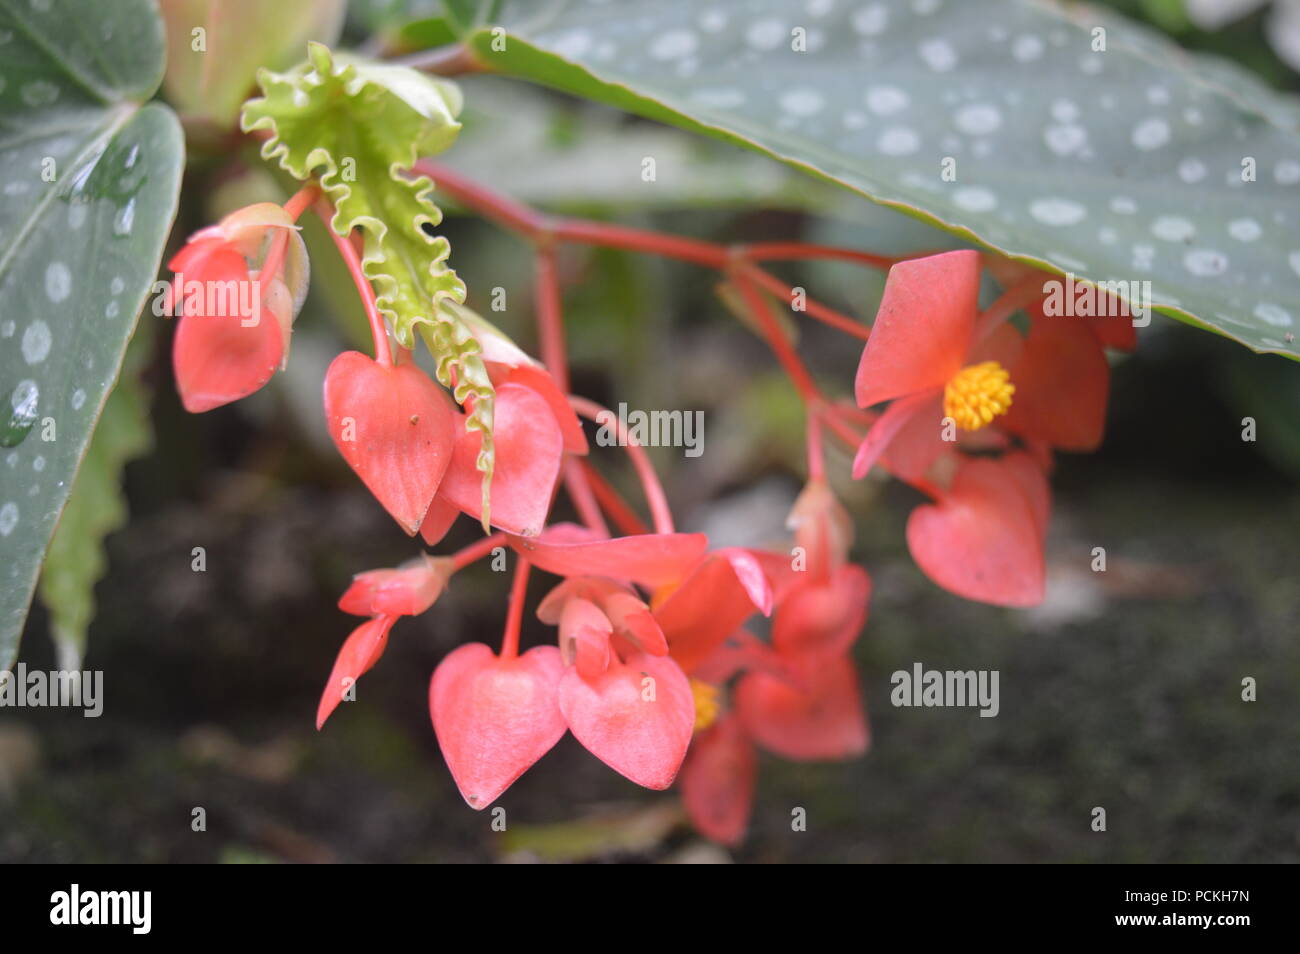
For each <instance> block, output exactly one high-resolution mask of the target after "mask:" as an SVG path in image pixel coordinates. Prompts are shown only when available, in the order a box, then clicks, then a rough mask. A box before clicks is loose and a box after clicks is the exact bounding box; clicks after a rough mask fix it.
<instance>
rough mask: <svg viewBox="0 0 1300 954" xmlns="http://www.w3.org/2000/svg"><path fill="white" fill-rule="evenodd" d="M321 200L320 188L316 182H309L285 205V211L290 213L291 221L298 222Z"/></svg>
mask: <svg viewBox="0 0 1300 954" xmlns="http://www.w3.org/2000/svg"><path fill="white" fill-rule="evenodd" d="M319 198H320V186H318V185H317V184H316V183H314V182H309V183H307V184H306V185H305V186H303V187H302V188H301V189H299V190H298V191H297V192H295V193H294V194H293V195H291V196H290V197H289V201H288V202H286V203H285V204H284V211H285V212H287V213H289V218H290V219H291V220H293V221H294V222H297V221H298V217H299V216H300V215H302V214H303V213H304V212H306V211H307V209H308V208H310V207H311V205H312V204H313V203H315V201H316V200H317V199H319Z"/></svg>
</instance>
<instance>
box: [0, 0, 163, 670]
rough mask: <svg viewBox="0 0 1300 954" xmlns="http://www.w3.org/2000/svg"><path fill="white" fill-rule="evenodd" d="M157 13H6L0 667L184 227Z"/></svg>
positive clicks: (27, 6)
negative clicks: (162, 99)
mask: <svg viewBox="0 0 1300 954" xmlns="http://www.w3.org/2000/svg"><path fill="white" fill-rule="evenodd" d="M162 71H163V31H162V23H161V21H160V19H159V17H158V12H157V9H156V7H155V6H154V4H152V3H150V2H149V0H115V2H114V3H112V4H107V3H97V4H87V3H80V2H77V0H41V2H27V0H24V2H20V0H0V78H2V79H3V83H0V161H3V163H4V169H5V177H4V185H3V189H2V190H0V668H7V667H9V666H11V665H12V663H13V660H14V659H15V657H16V656H17V652H18V640H19V636H20V634H21V632H22V626H23V621H24V619H25V618H26V615H27V607H28V604H29V602H30V600H31V594H32V588H33V586H34V584H35V581H36V575H37V571H38V570H39V568H40V565H41V560H42V558H43V555H44V553H45V550H46V546H47V544H48V543H49V540H50V536H51V534H52V533H53V532H54V528H55V524H56V522H57V521H58V520H59V515H60V513H61V512H62V511H63V508H64V504H65V503H66V501H67V499H68V493H69V491H70V489H71V487H72V484H73V479H74V477H75V476H76V474H77V468H78V467H79V466H80V464H81V460H82V457H83V455H84V454H85V453H86V447H87V444H88V443H89V441H90V436H91V432H92V431H93V429H94V427H95V423H96V421H97V420H98V419H99V415H100V412H101V410H102V409H103V406H104V401H105V398H106V397H107V395H108V392H109V390H110V389H111V388H112V386H113V382H114V381H115V380H116V379H117V375H118V369H119V367H120V365H121V362H122V354H123V351H124V349H125V348H126V343H127V341H128V339H129V338H130V337H131V332H132V330H133V329H134V327H135V323H136V316H137V315H138V314H139V313H140V307H141V305H142V304H143V303H144V301H145V298H146V296H147V295H148V294H149V292H150V290H151V288H152V285H153V282H154V279H155V277H156V275H157V270H158V261H159V258H160V257H161V255H162V249H163V243H164V241H165V240H166V238H167V233H168V231H169V230H170V228H171V223H172V219H173V217H174V216H175V213H176V200H177V194H178V191H179V188H180V178H181V168H182V165H183V161H184V146H183V143H182V138H181V131H180V125H179V124H178V123H177V121H176V118H175V117H174V116H173V115H172V113H171V111H170V110H168V109H167V108H166V107H164V106H161V105H159V104H156V103H150V104H146V105H143V106H142V105H141V104H142V103H144V102H145V100H147V99H148V98H149V97H150V96H152V95H153V92H154V91H155V90H156V89H157V88H158V83H159V82H160V80H161V78H162Z"/></svg>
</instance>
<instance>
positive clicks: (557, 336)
mask: <svg viewBox="0 0 1300 954" xmlns="http://www.w3.org/2000/svg"><path fill="white" fill-rule="evenodd" d="M533 274H534V278H533V298H534V302H533V304H534V307H535V308H536V310H537V337H538V341H539V342H540V344H541V351H542V364H544V365H546V369H547V370H548V371H550V372H551V377H552V378H554V379H555V386H556V387H558V388H559V389H560V390H561V391H562V392H563V393H565V394H568V393H569V362H568V358H567V354H568V352H567V351H566V350H565V346H564V317H563V314H562V313H561V308H562V304H561V295H560V278H559V274H558V273H557V272H556V269H555V250H554V249H552V248H549V247H547V248H539V249H538V250H537V255H536V260H535V265H534V272H533Z"/></svg>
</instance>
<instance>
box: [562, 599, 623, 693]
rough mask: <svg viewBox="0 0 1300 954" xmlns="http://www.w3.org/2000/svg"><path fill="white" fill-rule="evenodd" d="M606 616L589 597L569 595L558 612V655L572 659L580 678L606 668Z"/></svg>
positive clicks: (591, 676) (589, 677)
mask: <svg viewBox="0 0 1300 954" xmlns="http://www.w3.org/2000/svg"><path fill="white" fill-rule="evenodd" d="M613 631H614V628H613V626H611V625H610V621H609V619H608V617H606V616H605V614H604V613H603V612H601V609H600V607H599V606H597V605H596V604H595V603H592V602H591V601H590V600H584V599H582V598H577V597H576V598H573V599H570V600H568V601H567V602H566V603H565V604H564V611H563V612H562V613H561V614H560V657H561V659H563V660H564V661H565V662H567V663H572V664H573V665H574V666H575V667H576V668H577V670H578V674H579V675H580V676H582V678H583V679H587V680H594V679H597V678H599V677H600V675H601V673H603V672H604V671H605V670H606V669H608V668H609V635H610V633H612V632H613Z"/></svg>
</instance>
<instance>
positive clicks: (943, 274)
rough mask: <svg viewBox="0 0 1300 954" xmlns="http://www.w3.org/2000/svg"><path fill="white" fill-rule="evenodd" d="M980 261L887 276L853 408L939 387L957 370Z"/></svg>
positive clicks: (944, 262)
mask: <svg viewBox="0 0 1300 954" xmlns="http://www.w3.org/2000/svg"><path fill="white" fill-rule="evenodd" d="M979 288H980V257H979V253H978V252H974V251H969V250H963V251H957V252H944V253H943V254H941V255H930V256H927V257H926V258H913V259H909V260H907V261H905V262H899V263H898V264H897V265H895V266H894V267H893V268H891V269H890V270H889V277H888V278H887V279H886V281H885V294H884V296H883V297H882V298H881V301H880V310H879V311H878V312H877V313H876V321H875V323H874V324H873V325H872V326H871V336H870V337H869V338H868V339H867V345H866V348H864V349H863V352H862V360H861V362H860V363H859V364H858V375H857V380H856V382H855V385H854V390H855V393H856V396H857V401H858V406H859V407H870V406H871V405H873V404H879V403H880V402H881V401H888V400H890V399H891V398H897V397H903V396H904V395H908V394H915V393H917V392H918V391H928V390H932V389H934V388H937V387H942V386H943V384H944V382H946V381H947V380H948V379H949V378H950V377H952V376H953V375H954V374H955V373H956V372H957V371H958V370H960V369H961V367H962V365H963V364H964V363H965V358H966V351H967V349H968V348H969V347H970V340H971V334H972V332H973V330H974V327H975V315H976V311H977V309H978V307H979Z"/></svg>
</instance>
